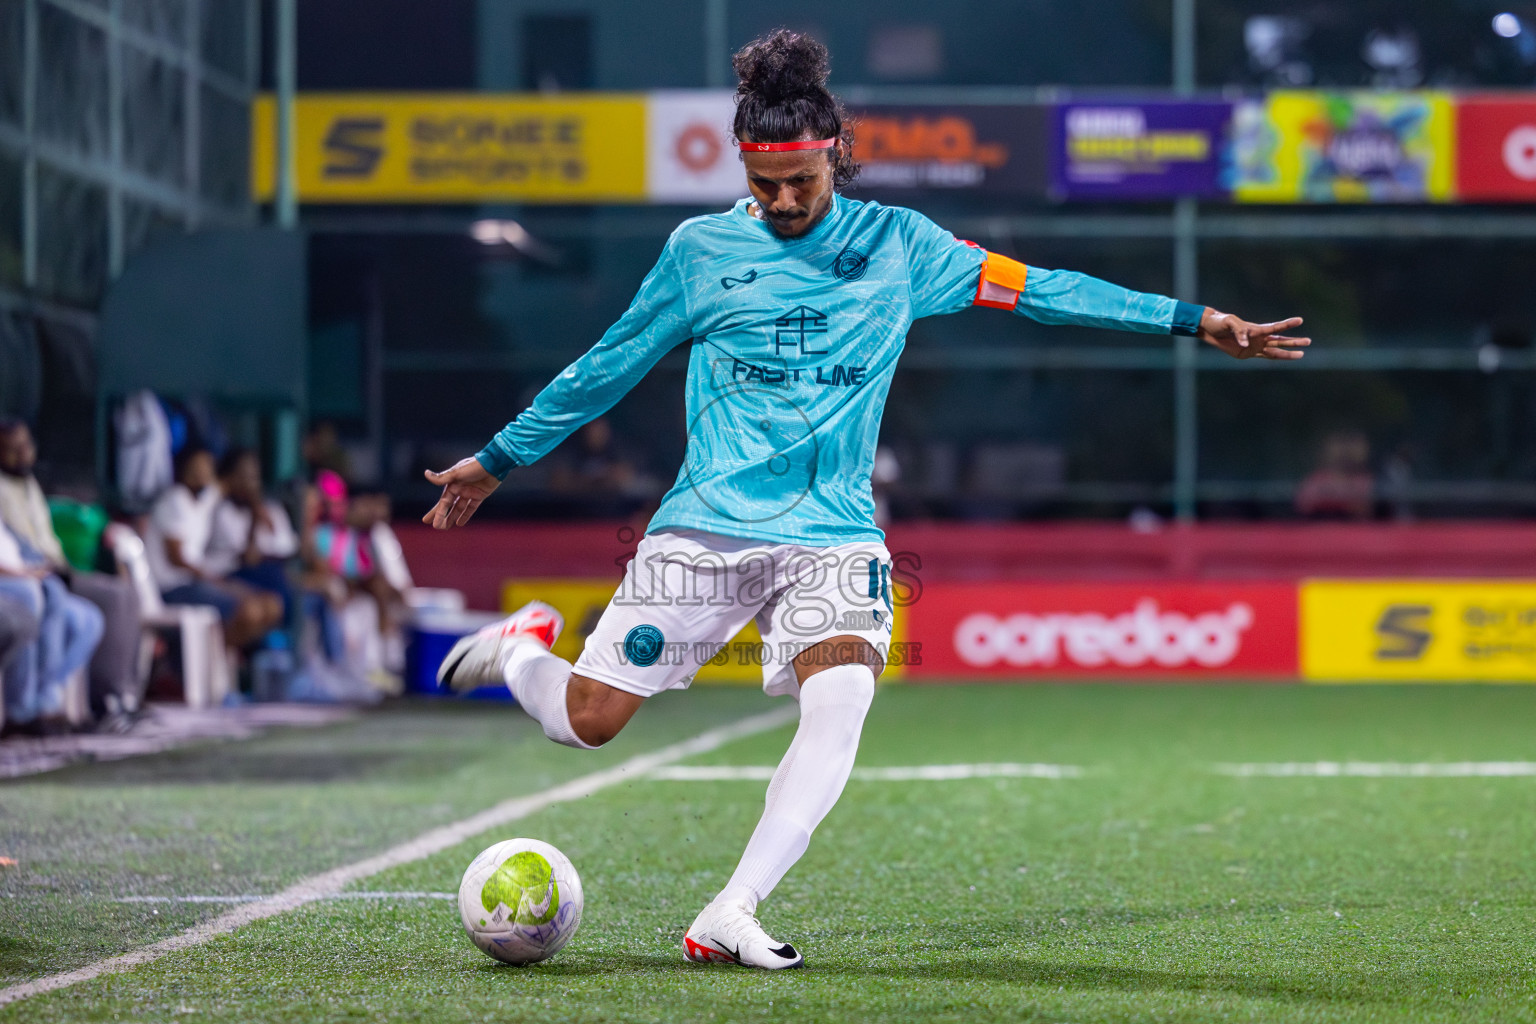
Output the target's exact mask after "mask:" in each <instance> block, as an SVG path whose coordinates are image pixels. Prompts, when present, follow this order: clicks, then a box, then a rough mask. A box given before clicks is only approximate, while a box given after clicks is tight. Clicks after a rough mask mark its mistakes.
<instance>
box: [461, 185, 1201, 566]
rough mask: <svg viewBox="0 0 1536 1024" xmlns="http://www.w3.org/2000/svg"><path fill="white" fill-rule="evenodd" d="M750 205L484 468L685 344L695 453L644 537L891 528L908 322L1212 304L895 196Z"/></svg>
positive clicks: (520, 460)
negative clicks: (899, 381)
mask: <svg viewBox="0 0 1536 1024" xmlns="http://www.w3.org/2000/svg"><path fill="white" fill-rule="evenodd" d="M749 205H750V203H749V201H748V200H745V199H743V200H741V201H740V202H738V203H737V204H736V206H735V207H734V208H733V209H732V210H730V211H729V212H727V213H720V214H714V215H711V216H706V217H695V218H693V219H692V220H688V221H685V222H684V223H683V224H682V225H681V226H680V227H678V229H677V230H676V231H674V232H673V233H672V237H671V238H670V239H668V241H667V245H666V248H665V249H664V250H663V251H662V254H661V259H660V260H659V261H657V263H656V266H655V268H654V269H653V270H652V271H651V272H650V274H649V275H647V276H646V278H645V281H644V283H643V284H641V286H640V292H639V294H638V295H636V296H635V300H634V302H633V303H632V304H631V305H630V307H629V310H628V312H626V313H625V314H624V316H623V317H622V318H621V319H620V320H619V322H618V323H616V324H614V325H613V327H611V328H609V330H608V332H607V333H606V334H604V335H603V338H602V340H601V341H599V342H598V343H597V345H596V346H594V347H593V348H592V349H591V351H589V352H587V353H586V354H585V355H583V356H582V357H581V358H580V359H577V360H576V361H575V362H574V363H572V364H571V365H570V366H569V367H567V368H566V369H565V370H564V371H563V372H561V374H560V375H559V376H558V377H556V378H555V379H554V380H553V381H552V382H551V383H550V384H549V386H548V387H546V388H545V389H544V390H543V391H541V392H540V393H539V395H538V397H537V398H535V399H534V402H533V405H531V406H530V407H529V408H528V409H527V410H526V411H525V412H524V413H523V414H522V415H520V416H519V417H518V418H517V419H516V420H514V421H512V422H511V423H509V424H508V425H507V426H506V428H505V429H503V430H502V431H501V432H500V433H499V434H497V435H496V437H495V438H494V439H493V440H492V441H491V443H490V444H489V445H487V446H486V448H485V450H484V451H482V452H480V453H479V455H478V456H477V458H478V459H479V461H480V462H481V464H482V465H484V466H485V468H486V469H487V470H489V471H490V472H491V473H493V474H495V475H496V476H497V477H499V478H504V477H505V476H506V474H507V473H508V472H509V471H510V470H511V469H512V468H513V467H514V466H520V465H523V466H525V465H528V464H529V463H532V462H534V461H535V460H537V459H539V458H541V457H543V456H544V455H546V454H548V453H549V451H550V450H551V449H553V448H554V447H555V446H556V445H557V444H559V443H560V442H561V441H562V440H564V439H565V438H566V437H567V436H569V435H570V434H571V433H572V432H573V431H575V430H576V429H577V428H578V427H580V426H581V425H582V424H584V423H586V422H588V421H589V420H592V419H594V418H596V417H597V416H600V415H602V414H603V413H604V412H605V411H607V410H608V409H609V408H610V407H612V406H613V404H614V403H615V402H617V401H618V400H619V399H620V398H622V397H623V396H624V394H625V393H626V392H628V391H629V389H630V388H632V387H633V386H634V385H635V384H636V382H638V381H639V380H640V378H641V377H643V376H644V375H645V374H646V372H647V371H648V370H650V368H651V367H652V366H654V365H655V363H656V361H657V360H658V359H660V358H661V356H662V355H663V354H665V353H666V352H667V351H669V350H670V349H672V348H674V347H675V346H677V345H680V344H682V343H684V342H689V343H691V344H692V346H693V350H692V353H691V356H690V359H689V363H688V382H687V418H688V449H687V455H686V457H685V459H684V462H683V466H682V469H681V470H680V471H679V472H678V475H677V482H676V483H675V484H674V485H673V486H672V489H671V490H670V491H668V492H667V495H666V497H665V498H663V499H662V502H661V507H660V508H659V509H658V510H657V512H656V515H655V516H654V517H653V518H652V519H651V523H650V526H649V528H648V530H649V532H652V533H654V532H656V531H658V530H664V529H678V528H685V529H692V530H704V531H707V532H710V533H715V534H722V535H725V536H729V537H740V538H747V539H753V540H761V541H766V542H774V543H794V544H804V545H808V546H815V547H823V546H831V545H834V544H844V543H849V542H853V541H862V540H880V539H883V537H884V534H883V533H881V531H880V529H879V528H878V527H876V526H875V521H874V510H875V505H874V500H873V497H872V495H871V493H870V473H871V471H872V469H873V465H874V457H875V442H876V439H877V437H878V435H879V430H880V416H881V413H882V411H883V409H884V407H885V398H886V393H887V392H888V390H889V389H890V384H891V375H892V374H893V373H894V372H895V370H896V360H897V357H898V356H900V355H901V350H902V348H903V346H904V345H905V344H906V337H907V329H908V328H909V327H910V326H911V324H912V321H914V320H916V319H918V318H919V317H925V316H934V315H936V314H939V313H957V312H959V311H960V310H962V309H966V308H967V307H969V306H971V305H974V304H978V303H980V304H982V305H993V306H1003V307H1004V308H1013V309H1015V311H1016V312H1019V313H1022V314H1024V315H1025V316H1028V317H1030V318H1032V319H1035V320H1038V321H1041V322H1042V323H1051V324H1086V325H1091V326H1096V327H1108V328H1119V329H1121V330H1130V331H1142V332H1146V333H1153V334H1168V333H1183V334H1194V333H1195V331H1196V330H1197V328H1198V326H1199V322H1200V316H1201V314H1202V312H1203V308H1202V307H1199V306H1194V305H1191V304H1189V303H1184V302H1175V301H1174V300H1173V299H1170V298H1165V297H1163V296H1160V295H1148V294H1144V293H1141V292H1133V291H1128V290H1126V289H1124V288H1120V287H1117V286H1115V285H1112V284H1107V283H1106V282H1104V281H1100V280H1097V279H1095V278H1092V277H1088V276H1085V275H1083V274H1077V273H1072V272H1069V271H1060V270H1042V269H1040V268H1038V267H1029V268H1027V277H1025V274H1026V270H1025V268H1024V267H1023V266H1022V265H1020V264H1017V263H1012V262H1011V261H1006V260H998V258H997V257H989V256H988V254H987V252H986V251H985V250H983V249H981V248H978V247H976V246H974V245H972V244H970V243H968V242H962V241H959V240H958V239H956V238H955V237H954V236H953V235H951V234H950V233H949V232H948V231H945V230H943V229H942V228H940V227H939V226H938V225H936V224H934V223H933V221H931V220H929V219H928V218H927V217H924V216H923V215H922V214H920V213H917V212H916V211H913V210H908V209H903V208H902V207H898V206H882V205H880V204H879V203H865V202H858V201H855V200H851V199H845V198H843V197H841V196H838V197H836V198H835V199H834V200H833V204H832V208H831V210H830V211H828V213H827V215H826V217H824V218H823V219H822V221H821V223H820V224H818V225H816V227H815V228H813V229H812V230H811V231H810V232H808V233H807V234H805V235H803V236H801V237H799V238H781V237H779V236H778V235H777V234H775V233H774V231H773V229H772V228H771V227H769V225H768V224H766V223H765V222H763V221H761V220H759V219H757V218H756V217H754V216H752V214H751V213H750V212H749V210H748V207H749ZM994 267H1000V268H1001V274H1000V275H999V274H997V273H994V272H993V268H994ZM999 276H1000V278H1001V280H1000V281H999ZM1021 278H1023V279H1022V280H1021ZM1010 285H1012V286H1013V287H1011V288H1010V287H1009V286H1010Z"/></svg>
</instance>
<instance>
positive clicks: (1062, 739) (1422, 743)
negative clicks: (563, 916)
mask: <svg viewBox="0 0 1536 1024" xmlns="http://www.w3.org/2000/svg"><path fill="white" fill-rule="evenodd" d="M767 706H768V703H767V702H766V701H765V700H764V698H762V697H761V695H759V694H755V693H753V692H751V691H747V690H741V691H732V690H702V689H701V690H700V691H697V692H693V693H689V694H682V695H672V696H668V697H666V698H664V699H662V700H660V701H658V702H657V704H656V706H654V707H649V708H647V709H645V711H644V712H642V715H641V717H640V718H638V719H637V721H636V722H635V724H634V725H633V726H632V727H631V728H632V732H627V733H626V734H625V736H624V737H621V739H620V741H618V742H617V743H616V744H615V745H614V747H613V748H612V749H608V750H604V751H601V752H599V753H598V754H596V755H587V756H583V755H581V754H580V753H578V752H575V751H567V750H564V749H562V748H557V747H553V746H551V745H548V744H546V743H544V742H543V741H542V738H541V737H539V736H538V735H537V733H536V728H535V727H534V726H533V725H532V724H531V723H529V722H527V721H525V720H524V719H522V718H521V717H520V716H519V715H518V714H517V713H516V712H514V711H511V710H509V709H501V708H495V709H473V710H469V709H463V708H458V707H453V706H445V705H431V706H420V705H416V706H407V707H399V708H396V709H392V710H389V711H385V712H383V713H380V714H376V715H371V716H368V717H365V718H364V719H362V720H360V721H358V722H355V723H352V724H348V725H342V726H337V727H333V728H329V729H326V730H318V731H314V732H303V731H296V732H287V733H283V734H281V735H276V736H272V737H269V738H267V739H263V740H258V741H254V742H251V743H247V744H241V745H233V746H222V747H217V748H209V749H205V750H202V751H194V752H190V753H183V754H172V755H166V756H162V757H156V758H149V759H145V760H143V761H139V762H134V763H132V764H131V765H119V766H95V767H82V768H77V769H73V770H71V771H70V772H68V773H60V774H57V775H54V776H47V777H43V778H39V779H34V780H30V781H22V782H18V783H11V784H7V785H3V786H0V814H3V817H0V835H3V839H0V844H3V845H4V846H5V847H6V848H4V849H0V855H7V856H16V857H17V858H18V859H19V860H21V862H22V863H21V865H20V867H19V868H17V869H9V870H6V871H4V872H3V873H0V970H3V971H4V972H5V976H6V980H7V981H8V982H9V981H15V980H19V979H24V978H28V977H34V976H37V975H39V974H43V973H47V972H50V971H53V970H58V969H62V968H67V967H70V966H77V965H79V964H81V963H85V962H90V961H91V960H94V959H97V958H99V957H101V956H105V955H110V954H112V953H116V952H121V951H124V950H126V949H129V948H132V947H133V946H135V945H137V944H140V943H142V942H145V941H150V940H152V939H154V938H157V937H160V936H163V935H165V934H169V933H170V932H172V931H174V930H176V929H177V928H179V927H183V926H185V925H186V924H188V923H190V922H192V921H194V920H198V919H202V918H206V917H209V916H212V915H213V914H216V913H218V912H219V911H220V910H222V909H223V908H222V907H217V906H208V905H185V904H182V905H170V904H164V905H158V907H157V908H152V907H151V906H149V905H144V904H114V903H111V902H110V900H111V899H112V898H113V897H114V896H119V895H127V894H137V895H150V894H165V895H169V894H182V895H187V894H205V893H243V892H254V893H269V892H273V891H275V890H276V889H277V888H278V887H280V886H281V885H283V884H285V883H286V882H291V881H293V880H295V879H296V878H299V877H302V876H304V875H306V874H309V873H312V872H314V871H317V870H321V869H323V868H326V867H331V866H335V865H338V864H344V863H348V862H350V861H353V860H356V859H358V858H360V857H363V856H366V855H367V854H369V853H372V852H376V851H378V850H380V849H382V848H384V847H385V846H387V845H389V844H391V843H393V842H398V841H400V840H402V839H405V838H409V837H410V836H412V835H415V834H417V833H419V832H421V831H423V830H425V829H426V828H429V827H431V826H433V825H436V824H441V823H443V822H446V821H451V820H454V819H456V818H458V817H462V816H464V815H465V814H468V813H470V812H472V811H474V810H477V809H480V808H483V807H486V806H489V805H490V804H492V803H494V802H496V801H497V800H499V799H503V798H505V797H506V796H509V795H515V794H518V793H525V792H534V791H537V790H539V789H541V788H543V787H545V786H547V785H549V784H550V783H552V782H554V781H557V780H559V779H564V778H571V777H574V776H575V775H577V774H581V773H583V772H585V771H589V770H593V769H595V768H597V767H601V766H606V765H610V764H613V763H616V762H617V761H618V760H622V759H623V758H625V757H628V756H631V755H633V754H635V753H638V752H641V751H644V750H647V749H652V748H654V747H657V746H660V745H662V744H663V743H666V742H670V741H671V740H674V739H676V738H679V737H681V736H685V735H691V734H693V733H696V732H699V731H701V730H702V729H705V728H708V727H710V726H711V725H715V724H720V723H721V722H725V721H729V720H732V719H733V718H735V717H739V716H741V715H745V714H748V713H751V712H753V711H758V710H763V709H764V708H765V707H767ZM1533 721H1536V689H1527V688H1519V687H1371V688H1358V689H1331V688H1328V689H1325V688H1299V687H1237V686H1233V687H1225V686H1201V687H1194V686H1185V687H1175V686H1168V687H1163V686H1158V687H1114V686H1028V687H1007V686H988V687H934V688H918V687H891V688H887V689H885V690H883V691H882V693H881V694H880V696H879V698H878V699H877V702H876V705H875V708H874V710H873V711H872V712H871V714H870V718H869V722H868V725H867V727H866V731H865V738H864V743H863V746H862V748H861V751H860V758H859V763H860V764H861V765H862V766H881V765H922V764H950V763H972V762H998V761H1041V762H1052V763H1063V764H1073V765H1079V766H1082V767H1083V768H1084V769H1086V772H1087V773H1086V774H1085V775H1084V776H1083V777H1081V778H1075V779H1060V780H1049V779H1028V778H1025V779H983V780H971V781H945V782H868V781H854V782H851V783H849V786H848V789H847V791H846V792H845V794H844V797H843V799H842V801H841V803H840V804H839V805H838V807H837V808H836V810H835V811H834V812H833V814H832V816H831V817H830V818H829V819H828V821H827V822H826V823H825V824H824V825H823V826H822V828H821V829H820V830H819V831H818V832H817V834H816V837H815V839H814V840H813V842H812V846H811V851H810V853H809V854H808V855H807V856H806V858H805V859H804V860H803V861H802V862H801V864H799V865H798V866H797V867H796V869H795V870H794V871H793V872H791V874H790V875H789V877H788V878H787V879H786V880H785V882H784V883H783V884H782V885H781V886H780V888H779V890H778V891H777V892H776V893H775V894H774V896H773V898H772V899H771V900H770V901H769V902H767V903H765V904H764V906H763V907H762V908H761V916H762V918H763V921H764V924H765V925H766V926H767V927H768V929H769V930H770V932H771V933H772V934H774V935H775V936H776V937H778V938H780V939H784V940H788V941H791V942H794V943H795V944H796V945H797V946H798V947H799V948H800V949H801V951H802V952H803V953H804V954H805V956H806V961H807V969H806V970H803V971H793V972H781V973H778V974H769V973H766V972H751V971H746V970H742V969H737V968H715V967H702V966H697V965H691V964H687V963H685V962H683V960H682V959H681V955H680V953H679V948H678V944H679V942H680V940H681V936H682V932H683V930H684V929H685V928H686V927H687V925H688V923H689V922H690V921H691V920H692V917H693V915H694V914H695V913H696V912H697V910H698V909H699V907H700V906H701V905H702V904H703V903H704V902H705V901H706V900H708V899H709V897H710V896H711V895H712V894H713V892H714V891H715V890H716V889H718V887H719V886H720V885H721V884H722V883H723V881H724V880H725V878H726V877H727V876H728V874H729V872H730V870H731V868H732V866H733V865H734V862H735V859H736V857H737V855H738V854H739V853H740V850H741V847H742V844H743V843H744V842H745V840H746V837H747V835H748V834H749V833H750V831H751V829H752V826H753V824H754V822H755V820H756V817H757V814H758V811H759V809H760V807H761V800H762V793H763V788H764V785H763V783H761V782H670V781H659V780H637V781H634V782H628V783H625V784H623V785H620V786H616V787H614V788H611V789H608V790H604V791H602V792H600V793H598V794H596V795H594V796H591V797H588V798H586V799H583V800H581V801H579V802H576V803H573V804H567V805H560V806H556V807H552V808H550V809H548V810H545V811H541V812H539V813H538V814H536V815H534V816H533V817H530V818H527V819H525V820H523V821H521V822H518V823H516V824H515V825H513V826H510V827H509V828H507V829H504V830H498V831H497V832H496V833H494V834H487V835H484V836H481V837H478V838H476V839H474V840H473V841H471V842H467V843H465V844H463V845H462V846H460V847H458V848H456V849H453V850H450V851H447V852H445V853H442V854H440V855H437V856H434V857H431V858H429V859H427V860H425V861H421V862H418V863H414V864H410V865H406V866H404V867H401V868H398V869H395V870H392V871H390V872H387V873H385V874H383V875H379V876H376V877H374V878H370V879H367V880H364V881H362V882H360V883H358V885H357V886H356V888H358V889H363V890H391V891H392V890H424V891H452V890H453V889H455V888H456V886H457V882H458V878H459V875H460V873H461V872H462V870H463V868H464V866H465V865H466V864H467V863H468V862H469V860H470V858H471V857H472V856H473V855H474V854H475V853H476V852H477V851H478V850H479V849H481V848H482V847H484V846H487V845H489V844H490V843H491V842H493V841H494V840H496V839H499V838H504V837H506V836H508V835H512V834H523V835H532V836H537V837H539V838H542V839H546V840H548V841H550V842H553V843H555V844H556V845H557V846H559V847H560V848H561V849H562V850H564V851H565V852H566V853H567V854H568V855H569V856H570V857H571V858H572V860H573V861H574V862H575V864H576V866H577V868H578V869H579V870H580V871H581V873H582V877H583V881H584V883H585V888H586V900H587V902H586V913H585V917H584V922H583V925H582V928H581V931H580V932H579V933H578V934H577V936H576V938H575V939H574V940H573V941H572V943H571V945H570V946H569V947H568V948H567V949H566V950H565V951H564V952H562V953H561V954H560V955H559V956H557V957H556V958H554V959H553V960H551V961H548V962H546V963H544V964H540V965H537V966H534V967H529V968H512V967H505V966H501V965H498V964H496V963H494V962H492V961H491V960H489V959H488V958H486V957H485V956H483V955H482V954H480V953H479V952H478V951H476V950H475V949H474V948H473V947H472V946H471V945H470V944H469V942H468V940H467V939H466V938H465V937H464V935H463V934H462V931H461V929H460V927H459V924H458V922H457V913H456V910H455V908H454V906H453V904H452V903H450V902H446V901H440V900H430V899H428V900H392V901H375V900H352V901H342V900H338V901H329V902H324V903H319V904H313V905H310V906H308V907H305V908H304V909H302V910H299V911H295V912H293V913H289V914H285V915H282V916H279V917H276V918H273V919H270V920H267V921H263V922H261V923H258V924H256V925H252V926H249V927H247V928H244V929H242V930H240V931H239V932H237V933H235V934H233V935H230V936H225V937H223V938H220V939H217V940H215V941H213V942H210V943H208V944H206V945H203V946H200V947H197V948H194V949H191V950H186V951H183V952H180V953H176V954H172V955H170V956H168V957H166V958H164V959H162V960H160V961H158V962H156V963H154V964H151V965H148V966H145V967H141V968H138V969H136V970H134V971H132V972H129V973H126V974H122V975H117V976H110V977H103V978H100V979H97V980H95V981H92V982H88V983H84V984H81V985H78V986H75V987H73V988H70V989H66V990H63V991H59V992H55V993H51V994H48V995H45V996H41V997H37V998H34V999H30V1000H26V1001H23V1002H20V1003H14V1004H11V1005H10V1006H8V1007H5V1008H0V1021H12V1020H16V1021H20V1020H37V1021H94V1020H156V1021H161V1020H178V1021H181V1020H188V1021H197V1020H228V1021H241V1022H267V1021H312V1020H336V1021H374V1020H379V1021H383V1020H420V1021H434V1022H436V1021H445V1022H452V1021H479V1020H527V1021H543V1020H549V1021H564V1020H571V1021H615V1020H634V1021H667V1020H709V1021H729V1020H786V1021H791V1020H793V1021H805V1020H815V1021H875V1020H889V1021H929V1020H933V1021H939V1020H943V1021H966V1022H972V1021H986V1020H1031V1021H1033V1020H1039V1021H1120V1020H1134V1021H1292V1020H1295V1021H1345V1020H1348V1021H1377V1020H1392V1021H1414V1022H1418V1021H1459V1020H1486V1021H1501V1022H1502V1021H1524V1020H1536V957H1533V953H1536V937H1533V936H1536V929H1533V927H1532V925H1533V920H1536V915H1533V912H1532V911H1533V903H1536V862H1533V859H1532V856H1531V851H1532V850H1533V849H1536V814H1533V813H1532V812H1533V811H1536V778H1525V777H1516V778H1445V779H1435V778H1423V779H1411V778H1374V779H1373V778H1246V779H1240V778H1230V777H1225V776H1221V775H1218V774H1215V773H1213V772H1212V771H1211V770H1210V769H1211V765H1212V764H1213V763H1215V762H1232V761H1315V760H1335V761H1345V760H1366V761H1412V762H1417V761H1519V760H1536V739H1533V737H1532V735H1531V723H1532V722H1533ZM789 735H790V729H789V728H788V727H786V728H783V729H779V730H775V731H773V732H770V733H765V734H762V735H759V736H756V737H752V738H748V739H745V740H741V741H738V742H736V743H733V744H731V745H729V746H726V747H723V748H721V749H719V750H717V751H714V752H712V753H711V754H708V755H705V756H702V757H699V758H695V759H694V760H693V762H692V763H701V764H726V765H771V764H773V763H774V762H775V761H776V760H777V759H778V757H779V755H780V754H781V753H782V752H783V749H784V747H785V745H786V744H787V742H788V738H789ZM242 765H243V767H242ZM215 863H216V864H217V866H214V865H215ZM152 909H159V910H160V914H158V915H155V914H153V913H151V910H152Z"/></svg>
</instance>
